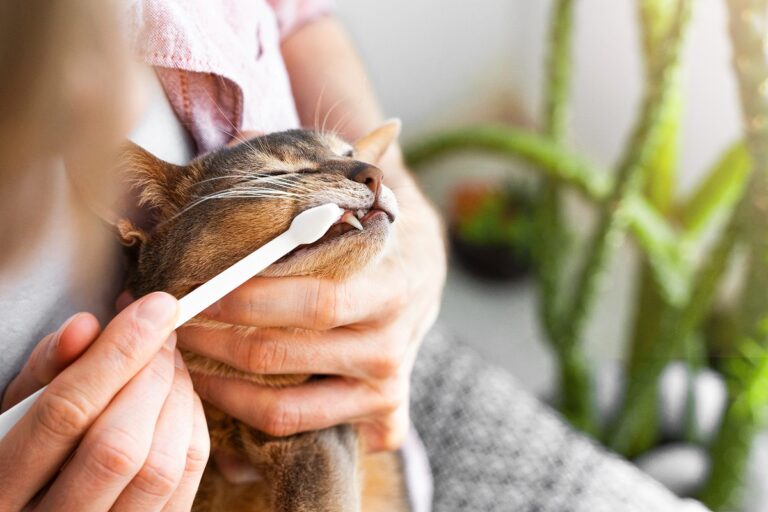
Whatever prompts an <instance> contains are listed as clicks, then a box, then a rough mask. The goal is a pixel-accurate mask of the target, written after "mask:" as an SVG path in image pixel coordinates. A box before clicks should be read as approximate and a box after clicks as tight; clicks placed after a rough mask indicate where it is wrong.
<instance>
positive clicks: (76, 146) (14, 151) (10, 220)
mask: <svg viewBox="0 0 768 512" xmlns="http://www.w3.org/2000/svg"><path fill="white" fill-rule="evenodd" d="M116 7H117V4H115V2H113V1H111V0H2V1H0V77H2V78H0V205H2V206H0V212H2V213H0V238H1V239H2V240H3V241H4V242H6V247H8V246H11V247H14V246H18V245H27V244H22V243H21V242H22V239H23V238H25V237H28V236H29V235H31V234H34V233H35V232H36V231H37V228H38V226H39V224H40V220H41V215H43V213H42V212H43V211H44V209H45V205H40V204H35V202H36V201H37V200H39V195H38V194H37V193H36V189H37V187H38V185H39V183H41V176H40V174H41V170H43V169H47V170H48V171H50V170H51V162H52V161H54V160H56V159H61V160H63V161H66V162H67V168H68V169H71V170H74V171H75V172H77V173H79V174H81V175H82V176H87V179H86V180H85V181H86V182H89V183H93V184H94V186H95V187H96V188H103V187H104V186H105V183H106V181H105V178H104V175H105V174H107V173H106V172H105V171H106V168H107V166H108V165H109V162H110V158H111V155H112V153H113V151H114V150H115V148H116V147H117V145H118V143H119V142H120V141H121V139H123V138H124V136H125V132H126V131H127V130H128V129H129V127H130V123H131V122H132V117H133V115H134V112H133V111H134V110H135V109H134V103H135V102H134V100H133V98H134V96H135V95H134V94H132V93H131V90H130V89H131V87H132V86H133V85H134V80H133V79H132V63H131V60H130V58H129V57H128V49H127V45H126V44H125V42H124V41H123V38H122V36H121V35H120V34H121V30H120V27H119V24H118V22H117V17H116V12H117V10H116ZM42 181H44V177H43V178H42ZM9 237H10V239H9ZM3 256H7V255H6V254H0V260H1V259H2V258H3Z"/></svg>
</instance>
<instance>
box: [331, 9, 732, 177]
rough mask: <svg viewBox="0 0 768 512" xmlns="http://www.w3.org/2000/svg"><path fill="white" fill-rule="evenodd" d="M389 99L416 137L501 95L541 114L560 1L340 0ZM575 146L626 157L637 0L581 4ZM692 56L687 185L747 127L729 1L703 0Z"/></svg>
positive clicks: (635, 91)
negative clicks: (552, 24)
mask: <svg viewBox="0 0 768 512" xmlns="http://www.w3.org/2000/svg"><path fill="white" fill-rule="evenodd" d="M337 3H338V8H339V15H340V17H341V18H342V19H343V20H344V21H345V22H346V25H347V27H348V28H349V30H350V31H351V32H352V34H353V37H354V38H355V40H356V41H357V43H358V45H359V47H360V49H361V52H362V54H363V57H364V59H365V60H366V63H367V65H368V67H369V69H370V71H371V74H372V76H373V79H374V83H375V84H376V86H377V89H378V92H379V94H380V96H381V98H382V101H383V103H384V105H385V107H386V109H387V111H388V113H389V114H391V115H398V116H400V117H402V118H403V120H404V121H405V123H406V127H407V130H406V135H413V134H417V133H421V132H423V131H425V130H427V129H432V128H434V127H435V126H436V124H438V123H439V122H441V121H442V120H444V119H447V118H450V117H451V114H452V112H454V111H460V112H462V113H463V114H466V108H465V106H466V105H467V104H468V103H469V104H475V103H477V102H478V101H479V100H482V99H483V98H491V99H495V98H496V96H494V95H495V94H496V93H498V92H499V91H500V90H507V91H515V92H516V93H517V94H518V97H519V100H520V101H521V103H522V105H523V107H524V108H525V110H526V111H527V112H528V113H529V114H530V115H532V116H536V115H537V113H538V111H539V104H540V99H541V98H540V91H541V79H542V73H541V71H542V62H543V59H544V38H545V36H546V32H547V29H548V27H547V22H548V15H549V10H550V7H551V4H552V2H551V0H482V1H475V2H467V1H465V0H389V1H380V0H337ZM577 4H578V9H577V17H576V18H577V19H576V42H575V48H574V57H575V63H576V69H575V83H574V102H573V105H574V109H573V124H572V143H573V144H574V146H575V147H577V148H578V149H580V150H581V151H583V152H584V153H585V154H587V155H588V156H591V157H592V158H593V159H594V160H596V161H598V162H600V163H603V164H605V165H609V164H611V163H613V162H615V161H616V159H617V158H618V155H619V153H620V150H621V147H622V145H623V142H624V140H625V137H626V135H627V132H628V130H629V127H630V124H631V122H632V120H633V119H634V115H635V109H636V107H637V105H638V102H639V100H640V97H641V94H642V85H641V83H642V70H641V66H640V56H639V46H638V41H639V35H638V32H637V27H636V20H635V4H636V2H635V0H579V1H578V2H577ZM695 8H696V11H695V16H694V19H693V24H692V28H691V32H690V35H689V38H688V41H687V46H686V52H685V70H684V77H685V94H686V112H685V119H684V129H685V134H684V137H683V158H682V165H683V169H684V173H683V174H684V181H685V182H686V183H687V184H690V183H691V182H693V181H695V178H696V176H698V175H700V173H701V172H702V170H703V168H704V167H705V166H706V165H707V164H708V163H710V162H712V161H713V159H714V158H715V156H716V155H717V154H719V152H720V150H721V149H722V148H723V147H724V146H725V145H726V144H728V142H729V141H731V140H733V139H734V138H735V137H736V136H737V134H738V133H739V117H738V116H739V114H738V110H737V103H736V92H735V86H734V82H733V79H732V76H731V71H730V62H729V58H730V50H729V47H728V45H727V40H726V38H725V30H726V26H725V20H726V18H725V12H724V7H723V2H722V1H721V0H697V2H696V6H695Z"/></svg>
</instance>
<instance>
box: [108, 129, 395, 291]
mask: <svg viewBox="0 0 768 512" xmlns="http://www.w3.org/2000/svg"><path fill="white" fill-rule="evenodd" d="M399 131H400V123H399V121H389V122H387V123H385V124H384V125H382V126H381V127H379V128H378V129H376V130H374V131H373V132H371V133H370V134H369V135H367V136H365V137H363V138H362V139H360V140H359V141H357V142H356V143H355V144H348V143H346V142H344V141H343V140H341V139H340V138H338V137H336V136H334V135H331V134H327V133H319V132H315V131H310V130H290V131H286V132H279V133H273V134H269V135H264V136H261V137H256V138H253V139H250V140H248V141H246V142H243V143H241V144H238V145H237V146H233V147H229V148H224V149H221V150H218V151H215V152H213V153H209V154H207V155H204V156H202V157H200V158H198V159H196V160H194V161H192V162H191V163H190V164H189V165H187V166H176V165H172V164H169V163H167V162H163V161H162V160H160V159H158V158H156V157H154V156H153V155H151V154H150V153H148V152H147V151H145V150H143V149H142V148H140V147H138V146H135V145H131V147H129V148H128V149H127V150H126V152H125V154H124V159H123V163H122V167H123V169H124V171H123V172H126V173H127V174H128V177H129V179H130V180H131V181H132V182H133V184H134V186H135V187H136V190H137V192H138V194H139V197H140V201H141V202H142V203H143V204H144V205H146V206H148V207H149V208H151V210H152V211H153V214H154V216H155V218H154V219H153V220H154V222H153V223H152V224H153V228H152V229H151V230H142V229H140V228H138V227H137V226H136V225H135V224H133V223H131V222H130V221H128V220H122V221H121V222H120V223H118V227H119V232H120V236H121V238H122V240H123V242H124V243H125V244H126V245H132V246H133V250H132V252H133V255H134V258H135V261H134V262H133V264H132V267H133V268H132V271H131V276H130V277H129V283H128V285H129V287H130V288H131V289H132V291H134V293H138V294H144V293H147V292H149V291H152V290H158V289H159V290H165V291H168V292H170V293H173V294H175V295H177V296H180V295H183V294H185V293H187V292H188V291H190V290H191V289H192V288H194V287H195V286H197V285H199V284H201V283H203V282H205V281H207V280H208V279H210V278H212V277H213V276H214V275H216V274H217V273H219V272H221V271H222V270H224V269H225V268H227V267H228V266H230V265H232V264H233V263H235V262H236V261H237V260H239V259H241V258H243V257H245V256H246V255H248V254H249V253H250V252H252V251H253V250H255V249H257V248H258V247H260V246H261V245H263V244H264V243H266V242H267V241H269V240H271V239H272V238H274V237H275V236H277V235H279V234H280V233H282V232H283V231H285V230H286V229H288V227H289V226H290V223H291V221H292V219H293V218H294V217H295V216H296V215H297V214H299V213H300V212H302V211H304V210H307V209H309V208H312V207H314V206H318V205H321V204H324V203H335V204H337V205H339V206H340V207H341V208H343V209H345V210H346V213H345V214H344V216H343V217H342V219H341V220H340V221H339V222H337V223H336V224H335V225H334V226H332V227H331V229H330V230H329V231H328V233H327V234H326V235H325V236H323V238H321V239H320V240H319V241H318V242H316V243H314V244H312V245H309V246H302V247H300V248H298V249H297V250H295V251H293V252H291V253H290V254H289V255H287V256H286V257H284V258H282V259H280V260H279V261H278V262H277V263H275V264H274V265H272V266H271V267H270V268H268V269H267V270H266V271H265V272H263V273H262V275H271V276H286V275H314V276H321V277H331V278H343V277H346V276H348V275H350V274H352V273H354V272H358V271H360V270H362V269H363V268H364V267H366V266H367V265H369V264H370V263H371V262H372V261H373V260H375V259H376V258H378V257H379V256H380V255H381V254H382V253H383V252H384V250H385V247H386V246H387V243H388V240H389V237H390V233H391V230H392V223H393V222H395V219H396V217H397V203H396V201H395V197H394V194H393V193H392V191H391V190H390V189H389V188H388V187H386V186H385V185H384V183H383V178H384V176H383V173H382V171H381V170H380V169H379V168H378V167H376V166H375V163H376V162H377V161H378V160H379V158H380V157H381V156H382V155H383V153H384V152H385V151H386V149H387V148H388V147H389V146H390V144H392V143H393V142H394V141H395V139H396V138H397V136H398V134H399ZM361 228H362V229H361Z"/></svg>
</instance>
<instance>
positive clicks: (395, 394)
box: [379, 379, 407, 414]
mask: <svg viewBox="0 0 768 512" xmlns="http://www.w3.org/2000/svg"><path fill="white" fill-rule="evenodd" d="M404 388H405V387H404V386H403V385H402V384H401V383H400V379H387V380H386V381H385V382H384V383H382V384H381V385H380V388H379V396H380V402H379V412H380V413H385V414H391V413H394V412H395V411H397V410H398V409H399V408H400V406H402V405H403V403H404V402H405V398H406V394H407V393H406V391H405V389H404Z"/></svg>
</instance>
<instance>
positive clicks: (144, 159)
mask: <svg viewBox="0 0 768 512" xmlns="http://www.w3.org/2000/svg"><path fill="white" fill-rule="evenodd" d="M185 169H186V168H185V167H181V166H178V165H174V164H171V163H168V162H166V161H164V160H161V159H159V158H157V157H156V156H155V155H153V154H152V153H150V152H149V151H147V150H145V149H144V148H142V147H140V146H137V145H136V144H134V143H133V142H128V143H126V144H125V146H124V148H123V151H122V153H121V156H120V173H121V176H122V178H123V179H124V180H125V182H127V183H128V184H129V185H130V186H131V187H132V189H133V190H134V191H135V192H136V193H137V195H138V200H139V204H140V205H142V206H148V207H151V208H153V209H155V210H156V211H157V213H159V214H160V217H163V218H166V217H169V216H171V215H173V214H174V213H176V212H177V211H178V209H179V208H180V207H181V203H182V199H183V198H181V197H180V193H181V190H179V189H180V185H181V183H180V182H181V181H183V176H184V175H185Z"/></svg>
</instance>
